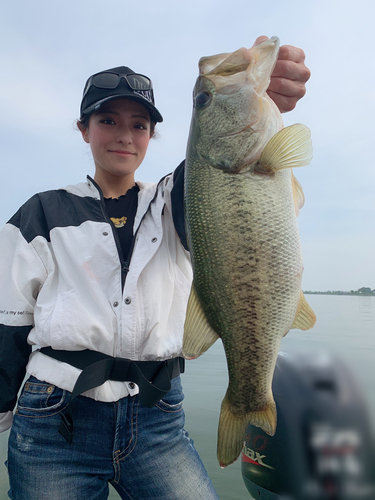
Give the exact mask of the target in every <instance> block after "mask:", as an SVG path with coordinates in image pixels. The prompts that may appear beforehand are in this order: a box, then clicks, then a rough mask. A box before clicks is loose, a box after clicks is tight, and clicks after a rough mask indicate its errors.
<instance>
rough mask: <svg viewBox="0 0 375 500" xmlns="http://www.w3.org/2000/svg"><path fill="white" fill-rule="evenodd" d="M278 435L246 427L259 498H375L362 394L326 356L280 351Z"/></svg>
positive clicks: (245, 458)
mask: <svg viewBox="0 0 375 500" xmlns="http://www.w3.org/2000/svg"><path fill="white" fill-rule="evenodd" d="M272 389H273V394H274V399H275V402H276V406H277V429H276V434H275V435H274V436H272V437H271V436H268V435H267V434H266V433H265V432H263V431H262V430H261V429H259V428H258V427H255V426H252V425H250V426H249V427H248V429H247V436H246V442H245V447H244V449H243V453H242V476H243V480H244V482H245V485H246V487H247V489H248V491H249V493H250V494H251V496H252V497H253V498H255V499H257V500H281V499H283V500H357V499H361V500H373V499H374V498H375V486H374V484H375V481H374V479H375V467H374V463H375V453H374V441H373V435H372V429H371V426H370V422H369V415H368V411H367V409H366V405H365V401H364V398H363V395H362V391H361V390H360V388H359V387H358V385H357V383H356V381H355V379H354V377H353V375H352V373H351V371H350V370H349V369H348V367H347V366H346V365H345V364H344V363H343V362H342V360H340V359H338V358H337V357H336V356H332V355H329V354H327V353H319V354H311V353H308V354H306V353H294V354H288V353H284V352H280V353H279V356H278V359H277V363H276V368H275V373H274V378H273V385H272Z"/></svg>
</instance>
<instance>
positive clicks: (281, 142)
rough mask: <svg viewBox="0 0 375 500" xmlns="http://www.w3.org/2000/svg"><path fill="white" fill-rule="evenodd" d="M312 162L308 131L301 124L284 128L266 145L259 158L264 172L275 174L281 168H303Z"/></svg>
mask: <svg viewBox="0 0 375 500" xmlns="http://www.w3.org/2000/svg"><path fill="white" fill-rule="evenodd" d="M311 160H312V143H311V133H310V130H309V129H308V128H307V127H306V126H305V125H302V124H301V123H296V124H295V125H291V126H290V127H285V128H283V129H282V130H280V132H278V133H277V134H275V135H274V136H273V137H272V138H271V139H270V140H269V141H268V143H267V145H266V147H265V148H264V150H263V153H262V154H261V156H260V158H259V164H260V166H261V168H262V169H263V170H264V171H266V172H277V171H278V170H281V169H283V168H295V167H304V166H305V165H308V164H309V163H310V162H311Z"/></svg>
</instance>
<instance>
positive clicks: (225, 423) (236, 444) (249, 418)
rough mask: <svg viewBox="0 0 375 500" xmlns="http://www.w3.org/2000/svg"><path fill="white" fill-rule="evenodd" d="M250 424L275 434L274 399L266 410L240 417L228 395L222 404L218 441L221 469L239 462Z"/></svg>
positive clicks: (218, 456) (271, 434)
mask: <svg viewBox="0 0 375 500" xmlns="http://www.w3.org/2000/svg"><path fill="white" fill-rule="evenodd" d="M249 424H251V425H255V426H256V427H260V428H261V429H263V430H264V432H266V433H267V434H269V435H270V436H273V435H274V434H275V432H276V404H275V401H274V400H273V397H271V399H270V400H269V402H268V403H267V406H266V407H265V409H264V410H262V411H254V412H250V413H246V414H244V415H239V414H236V413H235V412H234V411H233V410H232V407H231V404H230V403H229V398H228V394H226V395H225V398H224V399H223V402H222V404H221V413H220V421H219V431H218V439H217V458H218V461H219V464H220V467H222V468H224V467H227V465H230V464H232V463H233V462H235V461H236V460H237V458H238V457H239V455H240V453H241V450H242V448H243V445H244V441H245V438H246V429H247V426H248V425H249Z"/></svg>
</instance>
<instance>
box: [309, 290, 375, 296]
mask: <svg viewBox="0 0 375 500" xmlns="http://www.w3.org/2000/svg"><path fill="white" fill-rule="evenodd" d="M303 293H304V294H305V295H354V296H356V297H375V291H374V290H372V291H371V292H354V291H351V292H340V291H335V292H311V291H310V290H308V291H304V292H303Z"/></svg>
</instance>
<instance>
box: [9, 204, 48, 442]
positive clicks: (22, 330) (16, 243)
mask: <svg viewBox="0 0 375 500" xmlns="http://www.w3.org/2000/svg"><path fill="white" fill-rule="evenodd" d="M20 210H22V209H20ZM26 210H27V208H26ZM28 217H30V214H28ZM22 219H23V218H22V216H21V213H20V212H19V213H17V214H16V216H14V217H13V219H11V220H10V221H9V222H8V224H6V226H5V227H4V228H3V230H2V231H1V232H0V432H1V431H4V430H6V429H7V428H8V427H10V425H11V423H12V410H13V408H14V407H15V405H16V401H17V394H18V391H19V389H20V387H21V384H22V381H23V379H24V377H25V373H26V365H27V362H28V358H29V355H30V353H31V346H30V345H28V343H27V337H28V334H29V332H30V330H31V329H32V328H33V326H34V306H35V303H36V299H37V296H38V292H39V290H40V287H41V286H42V283H43V282H44V281H45V279H46V277H47V271H46V268H45V266H44V264H43V262H42V261H41V259H40V257H39V255H38V253H37V251H36V248H35V245H34V242H33V241H28V240H27V237H25V234H26V231H24V232H23V230H22ZM23 233H24V234H23Z"/></svg>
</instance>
